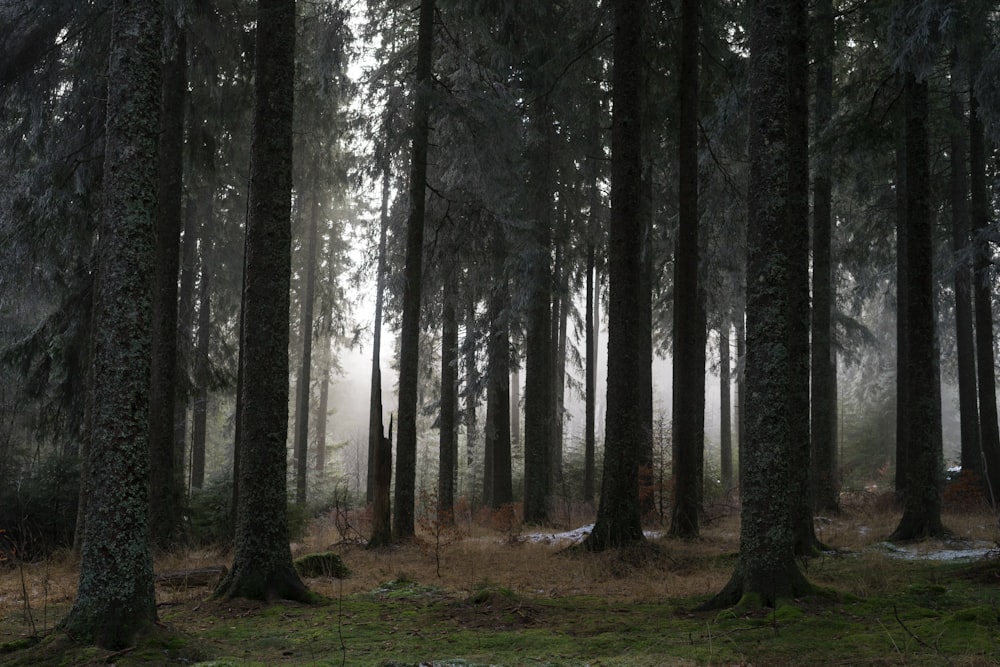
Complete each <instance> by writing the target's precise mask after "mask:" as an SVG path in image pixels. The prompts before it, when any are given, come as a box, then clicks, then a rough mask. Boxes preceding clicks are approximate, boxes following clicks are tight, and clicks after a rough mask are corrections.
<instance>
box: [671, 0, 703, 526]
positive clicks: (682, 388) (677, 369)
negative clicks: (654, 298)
mask: <svg viewBox="0 0 1000 667" xmlns="http://www.w3.org/2000/svg"><path fill="white" fill-rule="evenodd" d="M699 4H700V3H699V2H698V0H682V2H681V46H680V93H679V94H680V122H679V124H678V132H679V134H678V146H679V152H678V157H679V179H678V205H679V208H678V211H679V215H678V231H677V247H676V250H675V252H674V364H673V380H674V384H673V386H674V391H673V438H672V443H673V477H674V502H673V510H672V513H671V521H670V535H671V536H672V537H681V538H693V537H697V536H698V515H699V514H700V513H701V504H702V495H703V488H704V475H703V470H704V456H705V326H706V324H705V308H704V305H703V304H702V299H701V293H700V292H701V288H700V287H699V285H698V258H699V257H700V254H699V250H698V20H699V17H698V12H699Z"/></svg>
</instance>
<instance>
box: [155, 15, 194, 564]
mask: <svg viewBox="0 0 1000 667" xmlns="http://www.w3.org/2000/svg"><path fill="white" fill-rule="evenodd" d="M167 4H168V6H169V5H172V4H173V3H167ZM162 76H163V80H162V95H161V106H160V110H161V132H160V149H159V150H160V163H159V193H158V199H159V203H158V206H157V216H156V243H155V253H156V261H155V264H154V267H153V281H154V287H153V331H152V334H153V343H152V345H153V350H152V363H151V371H150V373H151V384H150V396H149V408H150V409H149V468H150V470H149V472H150V476H149V481H150V488H149V490H150V494H149V499H150V515H149V522H150V531H151V532H152V536H153V545H154V547H155V548H157V549H160V550H163V549H168V548H170V547H171V546H172V545H173V543H174V541H175V540H176V538H177V533H178V532H179V530H180V528H181V524H180V517H181V514H182V512H181V505H182V502H183V495H184V491H183V489H184V482H183V480H184V473H183V467H180V468H178V466H177V463H178V462H180V463H181V464H183V456H180V457H178V456H177V455H176V454H177V452H176V444H175V442H174V437H173V436H174V431H173V422H174V403H175V399H176V384H177V382H176V378H177V275H178V270H179V264H180V239H181V218H182V215H183V210H182V202H183V196H184V193H183V175H184V109H185V106H186V105H185V99H186V95H185V93H186V91H187V37H186V32H185V29H184V27H183V26H181V25H179V23H178V12H177V11H169V12H165V13H164V16H163V66H162ZM178 460H179V461H178Z"/></svg>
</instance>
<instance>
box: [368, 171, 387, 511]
mask: <svg viewBox="0 0 1000 667" xmlns="http://www.w3.org/2000/svg"><path fill="white" fill-rule="evenodd" d="M389 177H390V173H389V160H386V162H385V164H384V165H383V167H382V215H381V230H380V231H379V239H378V275H376V277H375V323H374V324H373V325H372V329H373V330H374V335H373V336H374V337H373V340H372V382H371V402H370V403H369V407H368V466H367V468H368V474H367V476H366V484H365V502H366V503H368V504H370V503H372V502H374V500H375V450H376V449H377V448H378V447H380V446H381V444H382V438H383V435H382V433H383V431H382V381H381V377H382V370H381V368H380V364H379V359H380V357H381V354H382V300H383V298H384V293H385V264H386V256H385V251H386V249H385V245H386V235H387V233H388V229H389ZM386 491H388V489H386Z"/></svg>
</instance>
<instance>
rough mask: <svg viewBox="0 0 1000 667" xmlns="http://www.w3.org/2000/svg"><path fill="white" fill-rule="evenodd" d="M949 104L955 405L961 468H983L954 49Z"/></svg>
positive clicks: (962, 107)
mask: <svg viewBox="0 0 1000 667" xmlns="http://www.w3.org/2000/svg"><path fill="white" fill-rule="evenodd" d="M951 61H952V62H951V77H950V82H949V90H948V106H949V110H950V112H951V122H952V126H951V128H950V129H949V131H948V145H949V146H948V147H949V149H950V151H949V153H950V156H949V157H950V163H951V165H950V166H951V244H952V245H951V249H952V252H953V253H955V260H956V266H955V282H954V285H955V348H956V357H957V366H958V369H957V370H958V406H959V408H958V410H959V428H960V442H961V448H960V452H961V464H962V469H963V470H970V471H972V472H974V473H976V474H982V470H983V465H982V463H983V462H982V457H981V456H980V444H979V443H980V438H979V406H978V403H977V400H978V395H977V383H976V342H975V325H974V321H973V317H972V263H971V262H970V261H969V260H970V259H971V257H968V258H967V257H966V256H965V255H966V253H969V251H970V250H971V246H970V243H971V241H972V238H971V234H970V232H969V198H968V195H969V171H968V164H967V161H966V158H967V155H968V150H967V148H966V147H967V144H968V136H967V135H966V132H965V131H964V129H965V104H964V103H963V101H962V96H961V94H960V92H959V81H960V78H961V77H960V72H961V68H960V66H959V65H960V59H959V57H958V50H957V49H952V53H951Z"/></svg>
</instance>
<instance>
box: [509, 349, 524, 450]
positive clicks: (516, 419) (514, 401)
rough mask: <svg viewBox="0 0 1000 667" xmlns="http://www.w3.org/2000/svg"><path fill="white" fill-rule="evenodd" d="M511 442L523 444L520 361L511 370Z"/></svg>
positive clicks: (512, 443) (513, 444)
mask: <svg viewBox="0 0 1000 667" xmlns="http://www.w3.org/2000/svg"><path fill="white" fill-rule="evenodd" d="M510 441H511V445H512V446H517V445H519V444H521V367H520V360H518V361H517V363H516V364H514V365H513V366H512V367H511V369H510Z"/></svg>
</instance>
